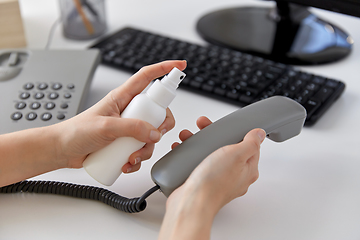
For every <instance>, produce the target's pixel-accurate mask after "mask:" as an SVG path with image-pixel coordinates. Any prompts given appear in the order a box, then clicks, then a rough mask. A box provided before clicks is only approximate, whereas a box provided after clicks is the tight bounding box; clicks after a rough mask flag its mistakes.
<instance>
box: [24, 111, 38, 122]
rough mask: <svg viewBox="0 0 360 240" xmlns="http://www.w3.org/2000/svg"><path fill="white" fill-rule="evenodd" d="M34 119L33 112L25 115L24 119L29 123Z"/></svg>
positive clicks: (35, 116)
mask: <svg viewBox="0 0 360 240" xmlns="http://www.w3.org/2000/svg"><path fill="white" fill-rule="evenodd" d="M36 118H37V114H36V113H34V112H31V113H28V114H27V115H26V119H27V120H29V121H32V120H35V119H36Z"/></svg>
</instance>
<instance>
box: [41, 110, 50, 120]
mask: <svg viewBox="0 0 360 240" xmlns="http://www.w3.org/2000/svg"><path fill="white" fill-rule="evenodd" d="M51 118H52V115H51V113H48V112H46V113H44V114H43V115H41V120H44V121H48V120H50V119H51Z"/></svg>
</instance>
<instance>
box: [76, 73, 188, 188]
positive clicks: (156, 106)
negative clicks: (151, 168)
mask: <svg viewBox="0 0 360 240" xmlns="http://www.w3.org/2000/svg"><path fill="white" fill-rule="evenodd" d="M185 76H186V75H185V73H183V72H181V71H180V70H179V69H177V68H174V69H172V70H171V72H170V73H169V74H168V75H166V76H165V77H164V78H163V79H162V80H161V81H160V80H156V81H155V82H154V83H153V84H152V85H151V86H150V87H149V89H148V90H147V91H146V92H145V93H141V94H139V95H137V96H135V97H134V98H133V99H132V101H131V102H130V103H129V105H128V106H127V107H126V108H125V109H124V111H123V112H122V113H121V117H122V118H136V119H140V120H143V121H146V122H148V123H150V124H151V125H153V126H154V127H156V128H158V127H159V126H160V125H161V124H162V123H163V122H164V120H165V117H166V108H167V107H168V106H169V104H170V103H171V102H172V100H173V99H174V98H175V96H176V93H175V90H176V89H177V88H178V85H179V83H180V82H181V81H182V80H183V79H184V77H185ZM144 145H145V143H144V142H140V141H138V140H137V139H135V138H132V137H121V138H118V139H116V140H115V141H114V142H112V143H111V144H109V145H108V146H106V147H104V148H102V149H100V150H99V151H96V152H94V153H92V154H90V155H89V156H88V157H87V158H86V159H85V161H84V163H83V166H84V168H85V170H86V171H87V172H88V173H89V175H90V176H92V177H93V178H94V179H95V180H97V181H98V182H100V183H102V184H104V185H107V186H110V185H112V184H113V183H114V182H115V180H116V179H117V178H118V177H119V176H120V174H121V168H122V166H124V164H125V163H127V162H128V161H129V157H130V155H131V154H132V153H133V152H135V151H137V150H139V149H140V148H142V147H143V146H144Z"/></svg>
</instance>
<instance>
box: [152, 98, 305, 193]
mask: <svg viewBox="0 0 360 240" xmlns="http://www.w3.org/2000/svg"><path fill="white" fill-rule="evenodd" d="M305 119H306V110H305V108H304V107H302V106H301V105H300V104H299V103H297V102H296V101H294V100H291V99H290V98H287V97H281V96H275V97H271V98H268V99H265V100H261V101H258V102H256V103H253V104H251V105H248V106H246V107H244V108H241V109H239V110H237V111H235V112H233V113H230V114H229V115H227V116H225V117H223V118H221V119H219V120H218V121H216V122H214V123H212V124H211V125H209V126H208V127H206V128H204V129H203V130H201V131H199V132H197V133H196V134H194V135H193V136H191V137H190V138H189V139H187V140H186V141H184V142H183V143H181V144H180V145H179V146H177V147H176V148H174V149H173V150H172V151H170V152H169V153H167V154H166V155H165V156H164V157H162V158H161V159H160V160H158V161H157V162H156V163H155V164H154V166H153V167H152V169H151V177H152V180H153V181H154V182H155V183H156V184H157V185H158V186H159V187H160V190H161V191H162V192H163V193H164V195H165V196H167V197H168V196H169V195H170V194H171V193H172V192H173V191H174V190H175V189H176V188H178V187H179V186H180V185H182V184H183V183H184V182H185V181H186V179H187V178H188V177H189V175H190V174H191V172H192V171H193V170H194V169H195V168H196V167H197V166H198V165H199V164H200V163H201V161H202V160H203V159H205V158H206V157H207V156H208V155H209V154H211V153H212V152H213V151H215V150H216V149H218V148H220V147H223V146H225V145H229V144H235V143H238V142H240V141H242V140H243V138H244V137H245V135H246V134H247V133H248V132H249V131H250V130H252V129H254V128H262V129H264V130H265V132H266V134H267V136H268V137H269V138H270V139H271V140H273V141H275V142H282V141H285V140H287V139H289V138H292V137H294V136H296V135H298V134H299V133H300V132H301V130H302V127H303V125H304V122H305Z"/></svg>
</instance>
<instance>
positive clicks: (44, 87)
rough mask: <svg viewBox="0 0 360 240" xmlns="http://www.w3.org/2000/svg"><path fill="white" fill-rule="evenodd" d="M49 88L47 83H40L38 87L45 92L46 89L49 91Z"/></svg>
mask: <svg viewBox="0 0 360 240" xmlns="http://www.w3.org/2000/svg"><path fill="white" fill-rule="evenodd" d="M47 88H48V85H47V84H46V83H40V84H39V85H38V89H39V90H45V89H47Z"/></svg>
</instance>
